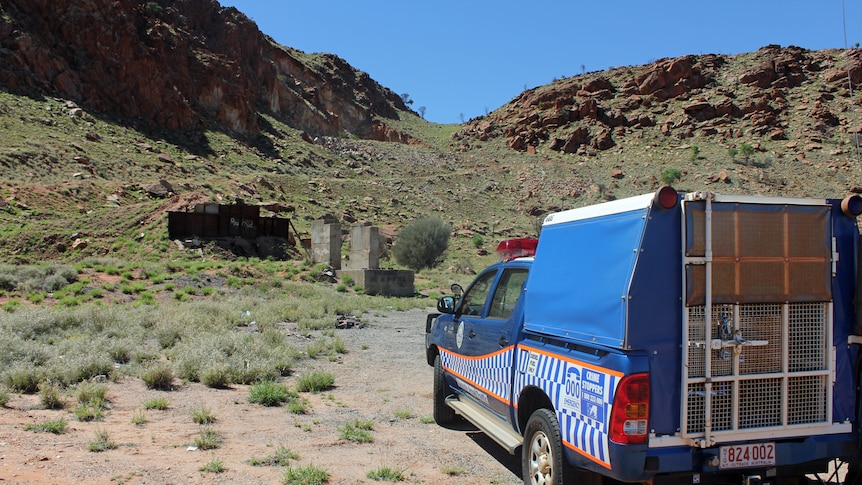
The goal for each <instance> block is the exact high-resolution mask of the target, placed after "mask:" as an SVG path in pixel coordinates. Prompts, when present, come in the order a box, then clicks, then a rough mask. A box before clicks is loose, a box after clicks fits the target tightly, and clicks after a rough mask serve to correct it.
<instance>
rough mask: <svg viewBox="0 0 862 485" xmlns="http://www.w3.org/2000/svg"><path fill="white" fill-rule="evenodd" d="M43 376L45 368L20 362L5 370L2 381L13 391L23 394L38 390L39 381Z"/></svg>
mask: <svg viewBox="0 0 862 485" xmlns="http://www.w3.org/2000/svg"><path fill="white" fill-rule="evenodd" d="M44 378H45V370H44V369H42V368H41V367H33V366H30V365H27V364H22V365H20V366H18V367H15V368H13V369H10V370H8V371H6V373H5V374H4V375H3V381H4V383H5V384H6V386H7V387H9V388H10V389H12V390H13V391H17V392H21V393H24V394H34V393H35V392H36V391H38V390H39V383H40V382H41V381H42V379H44Z"/></svg>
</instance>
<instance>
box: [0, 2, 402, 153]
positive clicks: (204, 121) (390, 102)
mask: <svg viewBox="0 0 862 485" xmlns="http://www.w3.org/2000/svg"><path fill="white" fill-rule="evenodd" d="M0 11H2V14H3V15H2V17H0V48H2V52H3V59H4V68H3V70H2V72H0V84H2V86H3V87H4V88H5V89H7V90H9V91H12V92H16V93H22V94H29V95H35V96H42V95H45V96H55V97H60V98H63V99H67V100H70V101H73V102H75V103H77V104H78V105H80V106H81V107H83V108H85V109H88V110H92V111H95V112H98V113H100V114H102V115H108V116H121V117H122V118H124V119H125V120H128V121H131V122H133V123H140V126H141V127H142V128H144V129H157V130H162V131H169V132H176V133H200V132H203V131H205V130H208V129H218V130H225V131H227V132H229V133H231V134H234V135H236V136H240V137H243V138H246V139H254V138H255V137H256V136H257V135H258V134H259V133H260V131H261V130H263V129H265V127H264V126H262V125H261V120H260V118H259V115H260V113H268V114H271V115H272V116H274V117H276V118H277V119H279V120H281V121H284V122H285V123H286V124H288V125H289V126H291V127H293V128H295V129H297V130H301V131H304V132H306V133H308V134H309V135H310V136H319V135H330V136H338V135H339V134H341V133H345V132H346V133H351V134H355V135H357V136H359V137H362V138H368V139H380V140H387V141H405V140H408V138H407V137H405V136H404V135H402V134H400V133H396V132H394V131H393V130H391V129H389V128H388V127H387V126H386V120H387V119H394V118H397V117H398V110H407V107H406V106H405V105H404V103H403V101H402V100H401V98H400V97H399V96H397V95H396V94H394V93H393V92H392V91H390V90H388V89H386V88H384V87H382V86H380V85H379V84H377V83H376V82H375V81H373V80H372V79H371V78H369V77H368V75H367V74H365V73H363V72H359V71H356V70H355V69H353V68H352V67H351V66H349V65H348V64H347V63H346V62H344V60H342V59H340V58H338V57H337V56H334V55H330V54H325V55H308V54H305V53H303V52H301V51H298V50H295V49H290V48H287V47H283V46H280V45H277V44H275V43H274V42H273V41H272V39H270V38H269V37H267V36H265V35H263V34H262V33H261V32H260V31H259V30H258V28H257V26H256V25H255V24H254V23H253V22H252V21H250V20H249V19H248V18H247V17H246V16H245V15H243V14H242V13H240V12H239V11H237V10H236V9H235V8H222V7H221V6H220V5H219V3H218V2H216V1H215V0H195V1H192V0H185V1H165V0H162V1H158V2H155V1H152V2H143V1H138V0H86V1H84V2H81V1H78V0H10V1H4V2H3V4H2V5H0Z"/></svg>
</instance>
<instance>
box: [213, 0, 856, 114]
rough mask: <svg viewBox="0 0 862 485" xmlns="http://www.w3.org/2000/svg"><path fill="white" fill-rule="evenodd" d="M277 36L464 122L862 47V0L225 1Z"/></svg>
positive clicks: (282, 41)
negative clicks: (589, 86)
mask: <svg viewBox="0 0 862 485" xmlns="http://www.w3.org/2000/svg"><path fill="white" fill-rule="evenodd" d="M220 3H221V4H222V5H223V6H234V7H236V8H237V9H238V10H240V11H241V12H243V13H244V14H246V15H247V16H248V17H249V18H251V19H252V20H253V21H254V22H255V23H257V25H258V27H259V28H260V30H261V31H262V32H263V33H264V34H267V35H269V36H271V37H272V38H273V39H275V41H276V42H278V43H280V44H282V45H285V46H289V47H294V48H296V49H300V50H303V51H305V52H309V53H311V52H327V53H331V54H335V55H338V56H339V57H342V58H343V59H345V60H346V61H347V62H349V63H350V64H351V65H352V66H353V67H354V68H356V69H359V70H362V71H365V72H367V73H368V74H369V75H370V76H371V77H372V78H373V79H374V80H375V81H377V82H379V83H380V84H382V85H383V86H386V87H388V88H390V89H392V90H393V91H395V92H396V93H398V94H402V93H407V94H409V95H410V99H412V100H413V102H414V103H413V108H414V110H418V108H419V107H420V106H425V107H426V111H425V118H426V119H427V120H429V121H434V122H437V123H459V122H461V120H462V118H463V119H470V118H472V117H475V116H479V115H483V114H485V113H486V112H490V111H493V110H494V109H496V108H499V107H500V106H502V105H503V104H505V103H507V102H508V101H510V100H511V99H512V98H514V97H515V96H517V95H518V94H520V93H521V92H522V91H524V89H525V88H533V87H536V86H541V85H544V84H548V83H550V82H551V81H553V80H554V79H558V78H561V77H565V76H573V75H576V74H580V73H581V72H582V70H584V71H586V72H589V71H597V70H604V69H608V68H610V67H618V66H636V65H641V64H647V63H650V62H652V61H655V60H656V59H661V58H664V57H677V56H682V55H687V54H739V53H743V52H753V51H756V50H757V49H758V48H760V47H763V46H765V45H768V44H779V45H781V46H788V45H795V46H799V47H803V48H806V49H812V50H819V49H826V48H843V47H844V46H845V26H846V44H847V46H849V47H853V46H855V44H856V43H862V0H844V1H843V2H842V1H841V0H808V1H800V0H747V1H741V0H712V1H703V0H688V1H682V0H673V1H661V0H660V1H658V2H644V1H638V0H617V1H615V2H612V1H598V0H594V1H590V2H586V1H577V0H568V1H564V0H556V1H554V0H530V1H524V0H520V1H514V0H495V1H493V2H491V1H481V2H480V1H476V0H432V1H412V0H406V1H404V0H402V1H396V0H314V1H309V0H305V1H301V2H300V1H294V0H220Z"/></svg>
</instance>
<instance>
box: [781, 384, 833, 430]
mask: <svg viewBox="0 0 862 485" xmlns="http://www.w3.org/2000/svg"><path fill="white" fill-rule="evenodd" d="M827 377H828V376H823V375H813V376H801V377H794V378H790V379H789V380H788V386H787V393H788V396H787V424H805V423H818V422H822V421H825V420H826V390H827V389H828V385H829V380H828V378H827Z"/></svg>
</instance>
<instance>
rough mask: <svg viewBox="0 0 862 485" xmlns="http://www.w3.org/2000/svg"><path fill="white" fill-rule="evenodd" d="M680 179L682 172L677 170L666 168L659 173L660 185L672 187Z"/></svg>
mask: <svg viewBox="0 0 862 485" xmlns="http://www.w3.org/2000/svg"><path fill="white" fill-rule="evenodd" d="M681 177H682V172H680V171H679V169H678V168H666V169H664V171H663V172H662V173H661V183H662V184H664V185H673V183H674V182H676V181H677V180H678V179H680V178H681Z"/></svg>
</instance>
